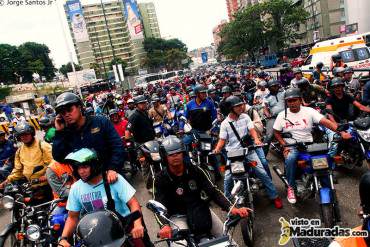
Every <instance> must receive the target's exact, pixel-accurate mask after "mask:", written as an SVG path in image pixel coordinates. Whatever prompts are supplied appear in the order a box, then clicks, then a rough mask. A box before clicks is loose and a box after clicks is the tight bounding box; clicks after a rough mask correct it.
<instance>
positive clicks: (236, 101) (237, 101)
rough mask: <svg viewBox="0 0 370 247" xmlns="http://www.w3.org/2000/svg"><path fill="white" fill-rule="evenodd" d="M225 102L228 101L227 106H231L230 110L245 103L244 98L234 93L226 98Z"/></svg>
mask: <svg viewBox="0 0 370 247" xmlns="http://www.w3.org/2000/svg"><path fill="white" fill-rule="evenodd" d="M225 102H226V104H227V106H228V107H230V110H231V109H232V108H233V107H235V106H238V105H242V104H244V102H243V101H242V99H241V98H240V97H238V96H235V95H232V96H230V97H228V98H227V99H226V100H225Z"/></svg>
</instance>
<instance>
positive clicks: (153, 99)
mask: <svg viewBox="0 0 370 247" xmlns="http://www.w3.org/2000/svg"><path fill="white" fill-rule="evenodd" d="M160 100H161V99H160V98H159V97H158V96H157V95H153V97H152V102H153V103H154V102H157V101H160Z"/></svg>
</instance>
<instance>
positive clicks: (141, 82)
mask: <svg viewBox="0 0 370 247" xmlns="http://www.w3.org/2000/svg"><path fill="white" fill-rule="evenodd" d="M176 77H177V73H176V71H170V72H163V73H159V74H148V75H144V76H138V77H136V78H135V86H138V87H147V85H148V83H150V84H155V83H157V82H158V81H161V80H173V79H175V78H176Z"/></svg>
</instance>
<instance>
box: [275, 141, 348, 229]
mask: <svg viewBox="0 0 370 247" xmlns="http://www.w3.org/2000/svg"><path fill="white" fill-rule="evenodd" d="M286 138H287V137H286ZM289 138H291V137H289ZM286 146H287V147H296V148H297V150H298V152H299V155H298V160H297V164H296V165H297V169H296V176H297V177H298V178H297V179H296V184H297V197H298V198H300V199H301V200H307V199H310V198H314V197H316V199H317V202H318V203H319V204H320V216H321V221H322V222H323V226H324V227H326V228H332V227H333V226H335V225H336V224H337V223H338V222H340V221H341V215H340V209H339V203H338V199H337V195H336V190H335V188H334V182H333V170H334V168H335V164H334V163H333V162H332V161H331V159H330V158H329V155H328V154H327V152H328V144H327V143H317V144H316V143H315V144H313V143H303V142H297V141H296V142H295V143H293V144H287V145H286ZM273 170H274V171H275V173H276V174H277V175H278V177H279V178H280V179H281V180H282V181H283V183H284V185H285V186H286V187H288V186H289V183H288V181H287V179H286V176H285V175H284V173H283V172H282V171H281V170H280V169H279V168H278V166H277V165H274V166H273Z"/></svg>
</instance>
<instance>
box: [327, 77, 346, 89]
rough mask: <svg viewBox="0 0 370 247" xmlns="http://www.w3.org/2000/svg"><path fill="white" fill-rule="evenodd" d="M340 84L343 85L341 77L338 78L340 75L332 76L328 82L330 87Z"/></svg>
mask: <svg viewBox="0 0 370 247" xmlns="http://www.w3.org/2000/svg"><path fill="white" fill-rule="evenodd" d="M340 85H342V86H344V85H345V84H344V82H343V80H342V78H340V77H334V78H333V79H332V80H331V82H330V84H329V87H330V88H332V87H335V86H340Z"/></svg>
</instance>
